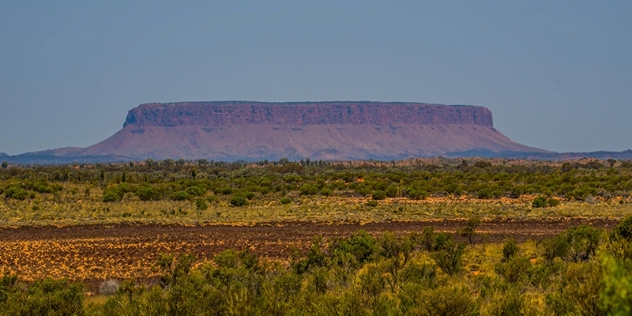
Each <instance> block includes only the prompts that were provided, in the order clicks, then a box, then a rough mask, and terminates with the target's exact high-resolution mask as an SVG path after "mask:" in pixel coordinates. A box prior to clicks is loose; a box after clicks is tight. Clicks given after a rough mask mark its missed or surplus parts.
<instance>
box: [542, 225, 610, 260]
mask: <svg viewBox="0 0 632 316" xmlns="http://www.w3.org/2000/svg"><path fill="white" fill-rule="evenodd" d="M600 235H601V233H600V231H599V230H597V229H595V228H593V227H590V226H586V225H581V226H578V227H573V228H569V229H568V230H566V231H565V232H563V233H561V234H559V235H557V236H555V237H554V238H551V239H549V240H547V241H545V242H544V243H543V245H544V257H545V258H546V259H547V260H548V261H552V260H553V259H554V258H556V257H559V258H561V259H562V260H564V261H572V262H581V261H587V260H588V259H590V258H591V257H592V256H594V255H595V251H596V250H597V247H598V246H599V242H600Z"/></svg>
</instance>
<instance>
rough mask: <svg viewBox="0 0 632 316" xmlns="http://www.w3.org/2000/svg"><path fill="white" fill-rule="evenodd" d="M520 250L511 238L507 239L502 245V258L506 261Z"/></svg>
mask: <svg viewBox="0 0 632 316" xmlns="http://www.w3.org/2000/svg"><path fill="white" fill-rule="evenodd" d="M519 251H520V248H519V247H518V245H516V241H515V240H514V239H513V238H510V239H508V240H507V241H506V242H505V244H504V245H503V260H505V261H507V260H509V259H511V258H513V257H514V256H516V255H517V254H518V253H519Z"/></svg>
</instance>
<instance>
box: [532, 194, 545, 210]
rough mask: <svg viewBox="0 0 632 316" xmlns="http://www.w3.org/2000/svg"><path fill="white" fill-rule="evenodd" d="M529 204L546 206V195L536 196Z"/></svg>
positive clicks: (536, 206)
mask: <svg viewBox="0 0 632 316" xmlns="http://www.w3.org/2000/svg"><path fill="white" fill-rule="evenodd" d="M531 206H533V207H535V208H540V207H546V197H544V196H538V197H536V198H535V199H534V200H533V203H531Z"/></svg>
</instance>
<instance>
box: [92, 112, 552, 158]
mask: <svg viewBox="0 0 632 316" xmlns="http://www.w3.org/2000/svg"><path fill="white" fill-rule="evenodd" d="M515 152H544V151H542V150H539V149H535V148H531V147H527V146H524V145H521V144H518V143H515V142H512V141H511V140H510V139H509V138H507V137H506V136H504V135H503V134H502V133H500V132H499V131H497V130H496V129H494V127H493V119H492V113H491V111H489V110H488V109H486V108H484V107H480V106H447V105H436V104H422V103H399V102H397V103H396V102H364V101H362V102H291V103H269V102H245V101H227V102H182V103H152V104H142V105H140V106H138V107H136V108H134V109H132V110H130V111H129V113H128V115H127V119H126V121H125V124H124V127H123V129H122V130H120V131H119V132H117V133H116V134H114V135H113V136H112V137H110V138H108V139H106V140H104V141H103V142H101V143H98V144H96V145H93V146H91V147H88V148H86V149H84V150H83V151H82V152H81V154H82V155H120V156H126V157H131V158H134V159H144V158H154V159H166V158H174V159H177V158H185V159H198V158H206V159H214V160H241V159H243V160H263V159H269V160H278V159H280V158H282V157H288V158H290V159H300V158H305V157H310V158H311V159H313V160H314V159H323V160H346V159H402V158H410V157H427V156H439V155H443V156H455V155H456V156H458V155H459V153H463V155H472V154H479V153H480V154H485V155H496V154H497V155H501V154H502V153H515Z"/></svg>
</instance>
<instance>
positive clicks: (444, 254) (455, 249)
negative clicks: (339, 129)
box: [430, 239, 465, 275]
mask: <svg viewBox="0 0 632 316" xmlns="http://www.w3.org/2000/svg"><path fill="white" fill-rule="evenodd" d="M464 253H465V244H462V243H458V244H457V243H455V242H454V241H452V239H449V240H447V241H445V242H444V243H443V244H442V245H440V246H439V249H438V250H437V251H434V252H432V253H431V254H430V257H431V258H432V259H434V261H435V262H436V263H437V265H438V266H439V268H441V270H442V271H443V272H444V273H445V274H447V275H455V274H457V273H458V272H460V271H461V269H462V268H463V254H464Z"/></svg>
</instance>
